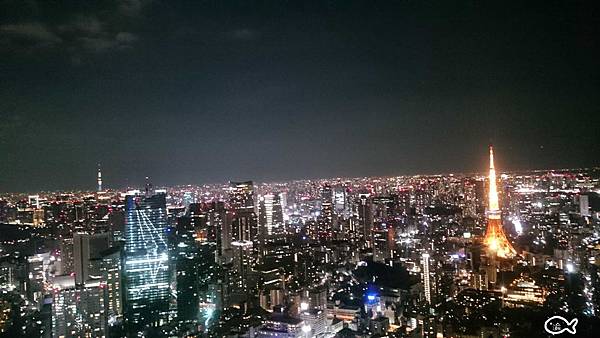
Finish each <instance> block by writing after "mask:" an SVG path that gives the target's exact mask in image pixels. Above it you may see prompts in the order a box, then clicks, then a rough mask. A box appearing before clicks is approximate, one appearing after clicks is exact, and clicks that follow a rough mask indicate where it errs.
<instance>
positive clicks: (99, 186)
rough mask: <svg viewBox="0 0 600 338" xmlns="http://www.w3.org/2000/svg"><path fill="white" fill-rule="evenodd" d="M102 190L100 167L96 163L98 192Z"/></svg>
mask: <svg viewBox="0 0 600 338" xmlns="http://www.w3.org/2000/svg"><path fill="white" fill-rule="evenodd" d="M100 191H102V169H101V168H100V163H98V192H100Z"/></svg>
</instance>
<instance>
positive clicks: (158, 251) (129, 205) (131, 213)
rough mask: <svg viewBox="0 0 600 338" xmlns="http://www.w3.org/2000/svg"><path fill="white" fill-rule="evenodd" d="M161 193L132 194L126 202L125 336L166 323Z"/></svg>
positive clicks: (168, 280)
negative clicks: (126, 332) (126, 333)
mask: <svg viewBox="0 0 600 338" xmlns="http://www.w3.org/2000/svg"><path fill="white" fill-rule="evenodd" d="M167 231H168V225H167V210H166V199H165V194H164V193H158V194H153V193H152V192H150V191H147V192H146V194H145V195H142V194H139V193H131V194H128V195H127V196H126V201H125V239H126V243H125V264H124V265H123V269H124V271H123V272H124V273H123V276H124V278H125V283H124V286H125V292H124V298H125V302H124V305H125V306H124V312H125V313H124V314H125V324H126V330H127V331H128V336H135V335H137V333H139V332H144V331H155V330H157V329H158V328H160V327H161V326H163V325H165V324H166V323H167V321H168V313H169V303H170V298H171V289H170V286H171V285H170V283H171V273H170V268H169V252H168V249H169V248H168V238H167V235H168V233H167Z"/></svg>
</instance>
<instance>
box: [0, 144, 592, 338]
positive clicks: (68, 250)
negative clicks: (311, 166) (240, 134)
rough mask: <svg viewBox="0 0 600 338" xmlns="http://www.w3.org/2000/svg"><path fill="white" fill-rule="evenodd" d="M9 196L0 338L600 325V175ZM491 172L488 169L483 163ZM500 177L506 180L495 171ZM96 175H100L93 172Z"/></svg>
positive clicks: (491, 332)
mask: <svg viewBox="0 0 600 338" xmlns="http://www.w3.org/2000/svg"><path fill="white" fill-rule="evenodd" d="M489 152H490V153H489V156H490V163H489V170H488V171H487V172H482V173H478V174H447V175H417V176H398V177H364V178H332V179H318V180H296V181H290V182H277V183H258V182H252V181H247V182H229V183H227V184H212V185H201V186H192V185H186V186H176V187H158V186H154V185H153V182H152V180H151V178H146V180H147V183H146V185H145V187H140V188H139V189H113V188H111V187H110V184H107V183H106V182H105V181H103V179H104V180H106V181H107V182H110V178H104V177H103V176H102V171H101V169H102V168H101V167H100V166H98V171H97V182H96V183H97V191H71V192H40V193H37V194H29V195H26V194H17V193H15V194H5V195H4V196H2V200H1V202H0V221H1V222H2V225H1V227H2V230H1V233H2V241H1V242H0V245H1V246H0V250H1V251H0V253H1V262H0V288H1V289H2V294H1V300H0V314H1V316H0V332H1V336H3V337H18V336H35V337H38V336H39V337H123V336H128V337H137V336H144V337H257V338H267V337H323V338H325V337H509V336H511V337H524V336H526V335H527V336H548V335H549V334H548V333H547V332H545V331H544V321H545V320H546V319H547V318H550V317H551V316H552V315H561V316H563V317H564V318H566V319H568V320H570V319H572V318H577V319H578V325H577V332H579V334H580V335H582V334H583V335H585V334H587V335H588V336H593V333H594V332H598V331H597V330H598V329H599V328H600V319H598V314H599V313H600V312H599V311H600V284H599V283H600V268H599V265H598V264H600V263H598V262H597V260H600V222H599V215H600V197H599V193H600V168H589V169H560V170H542V171H529V172H503V171H502V169H501V168H498V169H496V168H495V167H494V153H493V149H492V148H491V147H490V149H489ZM484 165H485V164H482V167H483V166H484ZM496 170H498V173H496ZM90 176H91V175H90Z"/></svg>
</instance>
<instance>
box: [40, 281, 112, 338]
mask: <svg viewBox="0 0 600 338" xmlns="http://www.w3.org/2000/svg"><path fill="white" fill-rule="evenodd" d="M52 290H53V301H52V337H105V336H106V328H107V317H106V311H105V309H106V303H105V302H106V299H105V284H103V283H101V282H100V281H96V282H90V283H87V284H86V285H85V286H76V284H75V279H74V278H73V277H71V276H63V277H60V278H57V279H56V280H54V281H53V284H52Z"/></svg>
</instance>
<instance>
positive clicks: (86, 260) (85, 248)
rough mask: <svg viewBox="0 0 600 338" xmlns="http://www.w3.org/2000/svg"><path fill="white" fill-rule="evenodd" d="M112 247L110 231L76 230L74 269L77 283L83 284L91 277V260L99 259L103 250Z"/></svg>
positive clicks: (74, 236) (74, 235) (74, 237)
mask: <svg viewBox="0 0 600 338" xmlns="http://www.w3.org/2000/svg"><path fill="white" fill-rule="evenodd" d="M109 247H110V235H109V233H107V232H105V233H99V234H89V233H87V232H76V233H74V234H73V262H74V264H73V270H74V272H75V284H76V285H78V286H79V285H83V284H84V283H85V282H87V280H88V279H89V278H90V260H91V259H92V260H93V259H98V258H100V256H101V252H102V251H104V250H106V249H108V248H109Z"/></svg>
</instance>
